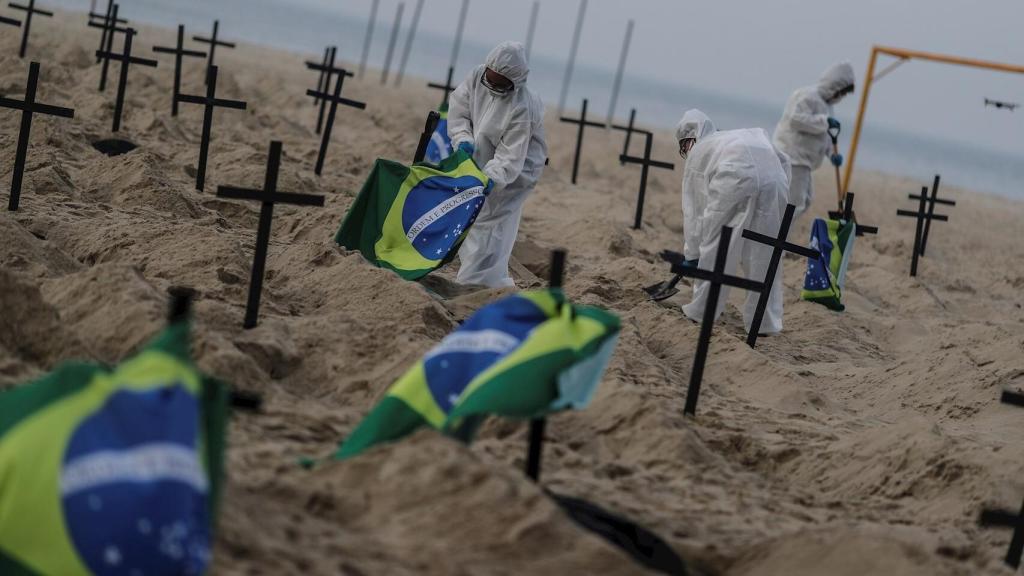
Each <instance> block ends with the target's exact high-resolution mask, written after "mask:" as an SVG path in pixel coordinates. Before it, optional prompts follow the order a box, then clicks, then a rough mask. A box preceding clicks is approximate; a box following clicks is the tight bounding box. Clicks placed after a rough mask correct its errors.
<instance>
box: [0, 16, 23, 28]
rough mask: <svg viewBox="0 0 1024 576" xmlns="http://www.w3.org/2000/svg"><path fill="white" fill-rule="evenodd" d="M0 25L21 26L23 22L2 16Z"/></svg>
mask: <svg viewBox="0 0 1024 576" xmlns="http://www.w3.org/2000/svg"><path fill="white" fill-rule="evenodd" d="M0 24H6V25H8V26H21V20H15V19H14V18H8V17H6V16H0Z"/></svg>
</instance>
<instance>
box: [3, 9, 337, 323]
mask: <svg viewBox="0 0 1024 576" xmlns="http://www.w3.org/2000/svg"><path fill="white" fill-rule="evenodd" d="M27 9H28V10H29V11H30V12H29V13H30V14H31V13H32V10H34V0H30V2H29V6H28V7H27ZM36 13H43V12H41V11H38V10H36ZM89 18H90V22H89V24H90V25H91V26H93V27H100V28H102V29H103V31H104V34H103V38H101V47H102V48H101V49H100V50H97V51H96V56H97V58H98V59H102V60H103V62H104V64H106V62H107V61H109V60H115V61H119V62H121V74H120V79H119V83H118V94H117V103H116V106H115V112H114V132H116V131H118V129H119V127H120V117H121V113H122V111H123V106H124V93H125V87H126V84H127V77H128V68H129V66H130V65H131V64H139V65H144V66H154V67H155V66H156V65H157V62H156V61H154V60H147V59H144V58H138V57H134V56H132V39H133V37H134V36H135V34H136V32H135V30H133V29H131V28H127V27H119V26H118V24H127V22H126V21H125V20H123V19H121V18H119V17H118V7H117V5H116V4H114V3H113V2H111V3H110V4H108V7H107V11H106V13H105V14H103V15H98V14H95V13H90V14H89ZM97 18H102V19H103V24H102V25H99V26H96V25H95V22H94V20H95V19H97ZM217 29H218V26H217V24H216V23H215V24H214V32H213V36H212V37H211V38H209V39H205V38H198V37H196V38H194V39H195V40H197V41H202V42H207V43H208V44H210V48H211V50H210V54H209V57H210V63H209V64H208V67H207V75H206V95H205V96H190V95H185V94H181V92H180V87H181V83H180V70H181V59H182V57H183V56H200V55H201V56H206V54H202V53H198V52H194V51H189V50H185V49H184V46H183V43H184V35H185V34H184V27H183V26H179V27H178V42H177V46H176V47H173V48H167V47H156V48H154V50H155V51H157V52H164V53H170V54H175V83H174V95H173V104H172V105H173V108H172V114H177V105H178V103H179V102H184V103H189V104H200V105H203V106H205V114H204V119H203V136H202V142H201V145H200V159H199V170H198V172H197V175H196V188H197V189H198V190H202V189H203V186H204V181H205V173H206V156H207V153H208V150H209V141H210V128H211V124H212V121H213V109H214V108H215V107H224V108H234V109H241V110H244V109H245V108H246V103H245V102H239V101H233V100H222V99H218V98H217V97H216V90H217V66H215V65H213V64H212V62H213V49H214V48H215V47H216V46H228V47H234V45H233V44H230V43H227V42H222V41H219V40H218V39H217ZM117 33H121V34H124V50H123V52H122V53H121V54H115V53H113V52H112V51H111V50H110V47H111V46H112V43H113V39H114V35H115V34H117ZM39 68H40V65H39V63H38V62H32V63H30V65H29V76H28V82H27V83H26V87H25V99H24V100H21V101H19V100H12V99H9V98H2V97H0V107H3V108H12V109H15V110H21V113H22V117H21V129H20V132H19V135H18V147H17V152H16V155H15V166H14V174H13V179H12V183H11V196H10V200H9V204H8V209H9V210H12V211H13V210H17V209H18V204H19V200H20V197H21V187H22V181H23V177H24V172H25V159H26V156H27V153H28V144H29V136H30V134H31V129H32V116H33V114H45V115H50V116H58V117H63V118H74V114H75V111H74V110H73V109H70V108H61V107H58V106H51V105H49V104H42V103H39V102H36V92H37V89H38V83H39ZM105 71H106V66H104V72H105ZM334 73H338V74H339V81H338V84H337V85H336V88H335V92H334V95H333V96H331V95H327V94H323V93H317V94H316V96H317V97H319V98H322V99H327V100H330V101H331V102H332V108H331V112H330V116H329V118H328V132H329V131H330V126H331V124H332V123H333V121H334V108H335V107H336V105H337V103H338V102H339V101H344V99H342V98H340V92H341V80H342V79H343V78H344V77H345V74H344V71H341V70H339V69H332V70H331V71H328V76H327V79H326V81H325V85H326V84H329V82H330V74H334ZM101 83H102V84H104V85H105V78H103V79H101ZM311 92H312V91H311ZM325 142H326V140H325ZM281 148H282V145H281V143H280V142H277V141H274V142H271V144H270V153H269V158H268V160H267V171H266V177H265V180H264V185H263V188H262V189H246V188H237V187H233V186H220V187H218V189H217V196H218V197H220V198H228V199H242V200H257V201H260V202H261V203H262V208H261V210H260V219H259V228H258V231H257V235H256V248H255V257H254V260H253V267H252V278H251V281H250V284H249V297H248V301H247V304H246V312H245V321H244V324H243V326H244V327H245V328H246V329H250V328H254V327H256V325H257V323H258V318H259V305H260V295H261V293H262V288H263V277H264V271H265V267H266V257H267V248H268V246H269V244H270V231H271V224H272V220H273V214H274V204H276V203H285V204H295V205H301V206H323V205H324V197H323V196H316V195H310V194H292V193H285V192H278V191H277V180H278V172H279V169H280V165H281ZM325 149H326V144H324V145H323V146H322V148H321V158H320V160H319V161H318V169H319V168H320V167H322V162H323V152H324V150H325ZM318 173H319V171H318Z"/></svg>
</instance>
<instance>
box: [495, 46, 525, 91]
mask: <svg viewBox="0 0 1024 576" xmlns="http://www.w3.org/2000/svg"><path fill="white" fill-rule="evenodd" d="M485 65H486V66H487V67H488V68H490V69H491V70H494V71H495V72H497V73H498V74H501V75H502V76H504V77H505V78H508V79H509V80H511V81H512V83H513V84H515V87H516V89H519V88H520V87H523V86H526V79H527V77H529V75H530V65H529V64H528V63H527V61H526V47H525V46H523V45H522V44H521V43H519V42H502V43H501V44H498V46H497V47H495V48H494V50H491V53H490V54H488V55H487V60H486V61H485Z"/></svg>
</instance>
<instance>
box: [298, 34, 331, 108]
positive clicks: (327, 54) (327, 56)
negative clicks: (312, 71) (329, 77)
mask: <svg viewBox="0 0 1024 576" xmlns="http://www.w3.org/2000/svg"><path fill="white" fill-rule="evenodd" d="M337 50H338V48H337V46H328V47H327V48H324V61H323V62H321V63H320V67H319V68H316V70H319V71H320V78H318V79H317V81H316V89H317V91H318V92H323V91H325V90H327V88H326V87H324V76H325V74H326V71H327V68H328V67H333V66H334V60H335V58H336V57H337V54H338V52H337ZM313 65H316V62H310V61H309V60H307V61H306V67H307V68H312V66H313ZM328 86H329V84H328ZM319 103H320V99H319V98H314V99H313V105H314V106H316V105H317V104H319Z"/></svg>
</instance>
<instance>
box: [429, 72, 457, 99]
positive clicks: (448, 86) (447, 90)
mask: <svg viewBox="0 0 1024 576" xmlns="http://www.w3.org/2000/svg"><path fill="white" fill-rule="evenodd" d="M453 75H455V68H452V67H451V66H449V67H448V79H447V80H445V83H444V84H438V83H436V82H431V83H430V84H427V87H428V88H434V89H435V90H442V91H444V98H442V99H441V107H444V106H446V105H447V104H448V97H449V96H451V94H452V92H454V91H455V89H456V88H458V86H452V76H453Z"/></svg>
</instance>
